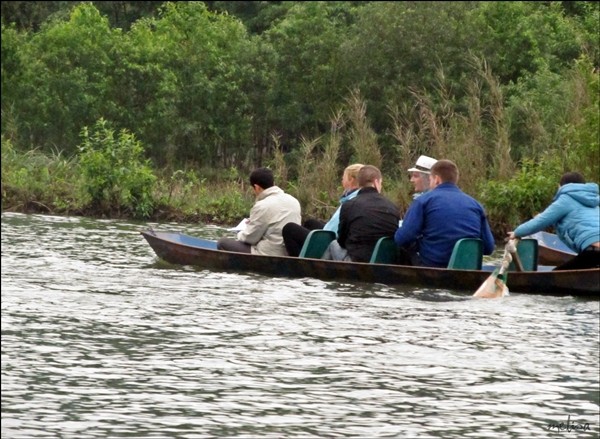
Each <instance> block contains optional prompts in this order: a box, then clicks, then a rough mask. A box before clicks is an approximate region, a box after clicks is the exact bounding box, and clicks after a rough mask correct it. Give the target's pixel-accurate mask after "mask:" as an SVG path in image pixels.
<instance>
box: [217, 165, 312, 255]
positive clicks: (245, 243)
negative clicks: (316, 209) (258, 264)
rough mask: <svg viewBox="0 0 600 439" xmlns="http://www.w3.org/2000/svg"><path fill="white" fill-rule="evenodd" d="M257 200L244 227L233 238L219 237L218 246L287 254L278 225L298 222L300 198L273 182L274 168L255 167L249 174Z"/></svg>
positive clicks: (267, 253) (272, 253) (247, 251)
mask: <svg viewBox="0 0 600 439" xmlns="http://www.w3.org/2000/svg"><path fill="white" fill-rule="evenodd" d="M250 185H251V186H252V188H253V190H254V194H255V196H256V202H255V203H254V206H252V209H251V210H250V217H249V218H248V221H247V223H246V227H245V228H244V229H243V230H241V231H240V232H238V234H237V237H236V239H232V238H221V239H219V241H218V242H217V248H218V249H219V250H227V251H233V252H239V253H252V254H255V255H268V256H287V251H286V250H285V245H284V243H283V236H282V235H281V229H282V228H283V226H285V225H286V224H287V223H290V222H293V223H296V224H300V222H301V215H300V202H299V201H298V200H297V199H296V198H294V197H293V196H291V195H290V194H286V193H285V192H284V191H283V190H282V189H281V188H279V187H278V186H275V185H274V178H273V172H272V171H271V170H270V169H268V168H258V169H255V170H254V171H252V173H251V174H250Z"/></svg>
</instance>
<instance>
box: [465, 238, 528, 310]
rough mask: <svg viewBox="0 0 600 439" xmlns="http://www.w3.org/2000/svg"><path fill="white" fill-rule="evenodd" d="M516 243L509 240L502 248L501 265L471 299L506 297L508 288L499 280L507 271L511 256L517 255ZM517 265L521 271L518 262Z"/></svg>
mask: <svg viewBox="0 0 600 439" xmlns="http://www.w3.org/2000/svg"><path fill="white" fill-rule="evenodd" d="M516 242H517V241H516V240H510V241H508V243H507V244H506V246H504V257H503V258H502V264H500V267H498V268H496V269H495V270H494V271H493V272H492V274H491V275H490V276H489V277H488V278H487V279H486V280H485V281H484V282H483V283H482V284H481V286H480V287H479V288H478V289H477V291H475V294H473V297H479V298H482V299H495V298H497V297H504V296H508V287H507V286H506V284H505V283H504V281H503V280H502V279H501V278H500V276H502V275H503V274H504V273H505V272H506V271H507V270H508V266H509V265H510V263H511V262H512V260H513V255H516V254H517V244H516ZM517 258H518V255H517ZM516 263H517V262H516V261H515V264H516ZM518 264H520V265H521V270H523V265H522V264H521V261H520V260H519V262H518Z"/></svg>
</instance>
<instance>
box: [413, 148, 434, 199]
mask: <svg viewBox="0 0 600 439" xmlns="http://www.w3.org/2000/svg"><path fill="white" fill-rule="evenodd" d="M435 162H437V160H436V159H434V158H432V157H428V156H426V155H422V156H420V157H419V158H418V159H417V163H416V164H415V166H414V167H413V168H410V169H409V170H408V172H410V182H411V183H412V184H413V186H414V187H415V193H414V194H413V199H415V198H417V197H419V196H420V195H423V194H424V193H425V192H427V191H428V190H429V176H430V175H431V167H432V166H433V165H434V164H435Z"/></svg>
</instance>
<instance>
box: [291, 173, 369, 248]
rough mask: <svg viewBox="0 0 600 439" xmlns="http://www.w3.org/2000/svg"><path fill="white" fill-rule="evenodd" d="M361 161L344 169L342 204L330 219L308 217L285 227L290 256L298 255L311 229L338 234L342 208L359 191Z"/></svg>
mask: <svg viewBox="0 0 600 439" xmlns="http://www.w3.org/2000/svg"><path fill="white" fill-rule="evenodd" d="M362 167H363V165H362V164H361V163H355V164H353V165H350V166H348V167H347V168H346V169H344V173H343V174H342V187H343V188H344V192H343V193H342V196H341V198H340V205H339V206H338V208H337V209H336V211H335V212H334V213H333V215H332V216H331V218H330V219H329V221H327V222H326V223H324V222H323V221H320V220H317V219H308V220H306V221H305V222H304V224H303V225H300V224H296V223H293V222H292V223H288V224H286V225H285V226H284V227H283V230H282V234H283V242H284V243H285V248H286V250H287V252H288V255H289V256H298V255H299V254H300V251H301V250H302V246H303V245H304V241H306V237H307V236H308V234H309V233H310V231H311V230H315V229H323V230H331V231H332V232H335V233H336V234H337V231H338V225H339V222H340V209H341V208H342V204H344V203H345V202H346V201H349V200H352V199H353V198H354V197H356V194H357V193H358V189H359V187H358V171H359V170H360V168H362Z"/></svg>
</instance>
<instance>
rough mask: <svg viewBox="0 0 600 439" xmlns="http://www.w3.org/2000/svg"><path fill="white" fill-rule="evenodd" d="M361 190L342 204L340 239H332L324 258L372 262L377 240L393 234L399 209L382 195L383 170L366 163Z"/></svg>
mask: <svg viewBox="0 0 600 439" xmlns="http://www.w3.org/2000/svg"><path fill="white" fill-rule="evenodd" d="M358 184H359V186H360V188H361V189H360V190H359V192H358V195H356V198H354V199H353V200H350V201H347V202H346V203H344V204H342V207H341V210H340V224H339V228H338V238H337V241H333V242H332V243H331V244H330V246H329V248H328V249H327V251H326V252H325V254H324V255H323V259H334V260H340V261H353V262H369V261H370V259H371V254H372V253H373V249H374V248H375V244H376V243H377V241H378V240H379V238H381V237H383V236H390V237H393V236H394V233H395V232H396V229H398V221H399V220H400V212H399V210H398V208H397V207H396V206H395V205H394V203H392V202H391V201H390V200H388V199H387V198H385V197H384V196H383V195H381V193H380V192H381V187H382V177H381V172H380V171H379V169H377V168H376V167H375V166H371V165H365V166H363V167H362V168H361V169H360V171H358Z"/></svg>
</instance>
